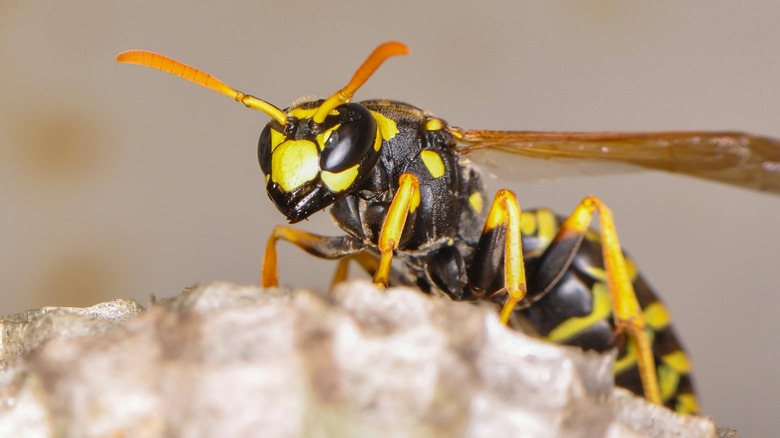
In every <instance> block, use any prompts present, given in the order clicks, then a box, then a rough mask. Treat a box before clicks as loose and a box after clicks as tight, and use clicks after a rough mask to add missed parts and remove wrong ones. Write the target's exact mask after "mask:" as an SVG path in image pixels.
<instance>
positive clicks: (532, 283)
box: [518, 209, 698, 413]
mask: <svg viewBox="0 0 780 438" xmlns="http://www.w3.org/2000/svg"><path fill="white" fill-rule="evenodd" d="M561 222H562V218H560V217H556V216H555V215H554V214H553V213H552V212H550V211H549V210H545V209H539V210H532V211H527V212H524V213H523V216H522V223H523V228H522V233H523V250H524V253H525V254H526V266H527V276H528V290H529V295H531V296H533V295H534V293H535V292H536V293H539V291H540V290H544V289H549V290H548V292H547V293H546V294H544V296H543V297H541V298H538V300H537V301H535V302H534V303H533V304H531V305H530V306H529V307H527V308H525V309H522V310H519V311H518V312H521V314H522V315H523V317H524V319H525V320H527V321H528V322H530V324H531V325H532V326H533V327H534V328H535V330H536V331H537V332H538V334H539V335H540V336H542V337H544V338H547V339H549V340H551V341H553V342H557V343H562V344H567V345H574V346H579V347H581V348H583V349H586V350H596V351H608V350H610V349H612V348H615V347H617V348H618V350H619V353H618V359H617V361H616V363H615V382H616V384H618V385H619V386H622V387H624V388H627V389H629V390H631V391H633V392H634V393H636V394H638V395H644V394H643V390H642V382H641V381H640V377H639V372H638V368H637V360H636V349H635V347H634V344H633V341H631V340H630V339H629V338H628V337H625V336H620V337H617V338H615V337H614V336H613V334H614V330H615V326H614V322H613V317H612V308H611V301H610V295H609V290H608V288H607V285H606V277H605V272H604V264H603V258H602V250H601V241H600V237H599V235H598V233H596V232H593V231H590V232H588V233H587V234H586V236H585V238H584V239H583V241H582V244H581V245H580V246H579V248H577V249H576V254H575V255H574V258H573V259H572V261H571V265H569V266H568V267H566V266H565V264H563V263H562V262H558V261H557V260H558V259H551V258H546V257H545V254H547V253H548V250H549V249H550V247H551V246H552V245H557V244H559V243H560V244H563V243H564V242H559V243H553V238H554V237H555V234H556V233H557V231H558V228H559V226H560V224H561ZM626 262H627V265H628V269H629V271H630V275H631V276H632V283H633V286H634V290H635V292H636V296H637V299H638V301H639V305H640V306H641V308H642V311H643V314H644V316H645V319H646V323H647V324H646V331H647V332H648V334H649V336H650V339H651V340H652V348H653V355H654V358H655V362H656V366H657V372H658V382H659V386H660V389H661V396H662V398H663V401H664V403H665V404H666V405H667V406H668V407H669V408H671V409H674V410H675V411H678V412H681V413H696V412H697V411H698V407H697V402H696V398H695V395H694V391H693V384H692V380H691V366H690V362H689V360H688V358H687V355H686V354H685V352H684V350H683V348H682V345H681V343H680V341H679V339H678V338H677V335H676V334H675V332H674V328H673V327H672V325H671V321H670V317H669V313H668V311H667V310H666V308H665V307H664V305H663V303H661V302H660V301H659V299H658V296H657V295H656V294H655V292H653V290H652V289H651V288H650V286H649V285H648V284H647V282H646V281H645V280H644V279H643V278H642V276H641V275H640V274H639V273H638V271H637V270H636V269H635V267H634V264H633V262H632V261H631V259H630V258H629V257H628V256H626ZM556 264H560V265H561V266H555V265H556ZM556 269H557V271H556ZM561 270H564V271H563V273H562V274H561V275H560V276H559V278H558V279H557V280H556V281H555V282H554V283H553V285H552V286H550V285H549V282H548V281H545V280H543V278H549V277H550V274H549V273H550V272H561Z"/></svg>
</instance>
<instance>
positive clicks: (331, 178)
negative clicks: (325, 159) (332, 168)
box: [320, 164, 360, 193]
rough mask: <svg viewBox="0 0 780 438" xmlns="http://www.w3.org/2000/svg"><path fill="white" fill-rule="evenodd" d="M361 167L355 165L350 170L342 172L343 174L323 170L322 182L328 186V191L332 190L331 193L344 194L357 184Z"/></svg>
mask: <svg viewBox="0 0 780 438" xmlns="http://www.w3.org/2000/svg"><path fill="white" fill-rule="evenodd" d="M359 166H360V165H359V164H355V165H354V166H352V167H350V168H349V169H345V170H342V171H341V172H328V171H325V170H323V171H322V174H321V176H320V177H321V178H322V182H324V183H325V185H326V186H328V189H330V191H331V192H335V193H338V192H343V191H344V190H347V189H348V188H349V186H351V185H352V183H353V182H355V178H356V177H357V175H358V167H359Z"/></svg>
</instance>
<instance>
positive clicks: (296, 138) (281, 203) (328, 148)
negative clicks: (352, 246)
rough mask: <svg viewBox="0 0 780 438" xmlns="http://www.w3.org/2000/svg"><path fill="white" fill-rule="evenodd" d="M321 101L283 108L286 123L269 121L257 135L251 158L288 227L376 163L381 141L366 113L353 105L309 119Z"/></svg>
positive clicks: (326, 202)
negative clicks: (254, 157)
mask: <svg viewBox="0 0 780 438" xmlns="http://www.w3.org/2000/svg"><path fill="white" fill-rule="evenodd" d="M322 102H323V101H317V102H307V103H303V104H301V105H298V106H295V107H293V108H291V109H287V110H286V113H287V114H288V117H287V123H286V124H285V125H284V126H282V125H281V124H280V123H279V122H278V121H276V120H272V121H271V122H269V123H268V125H266V127H265V129H263V132H262V133H261V134H260V140H259V142H258V148H257V154H258V159H259V161H260V168H261V169H262V170H263V173H265V175H266V190H267V191H268V196H269V197H270V198H271V200H272V201H273V203H274V204H275V205H276V207H277V208H278V209H279V211H281V212H282V214H284V215H285V216H286V217H287V220H288V221H290V223H295V222H298V221H301V220H303V219H306V218H307V217H309V216H310V215H311V214H313V213H315V212H317V211H320V210H322V209H323V208H325V207H327V206H329V205H330V204H332V203H333V202H334V201H335V200H336V199H338V198H339V197H341V196H344V195H346V194H347V193H349V192H351V191H352V190H353V189H354V188H355V187H356V186H358V185H359V184H360V183H361V182H363V181H364V180H365V178H366V177H367V176H368V175H369V174H370V172H371V170H372V169H373V168H374V165H375V164H376V162H377V159H378V158H379V150H380V148H381V146H382V137H381V136H380V134H379V131H378V129H377V123H376V120H375V119H374V116H373V115H372V114H371V112H370V111H369V110H368V109H366V108H365V107H364V106H362V105H360V104H356V103H347V104H343V105H340V106H337V107H336V108H334V109H333V110H331V111H330V112H329V113H328V115H327V116H326V117H325V119H324V120H323V122H322V123H319V124H317V123H314V121H313V120H312V117H313V116H314V114H315V113H316V111H317V109H318V108H319V106H320V105H321V104H322Z"/></svg>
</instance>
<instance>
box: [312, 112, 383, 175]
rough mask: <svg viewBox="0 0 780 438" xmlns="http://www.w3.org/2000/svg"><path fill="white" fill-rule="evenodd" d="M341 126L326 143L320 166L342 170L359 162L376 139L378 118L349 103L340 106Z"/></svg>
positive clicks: (329, 169) (332, 170)
mask: <svg viewBox="0 0 780 438" xmlns="http://www.w3.org/2000/svg"><path fill="white" fill-rule="evenodd" d="M338 117H339V119H340V120H339V122H340V126H339V127H338V128H336V129H334V130H333V132H332V133H331V134H330V136H329V137H328V140H327V141H326V142H325V147H324V149H323V150H322V155H321V157H320V168H321V169H322V170H325V171H328V172H341V171H343V170H345V169H348V168H350V167H352V166H354V165H356V164H358V163H360V161H361V160H362V159H363V157H365V156H366V154H367V153H368V152H369V151H370V150H371V148H372V147H373V145H374V142H375V141H376V129H377V128H376V120H374V117H373V116H372V115H371V112H370V111H368V110H367V109H366V108H365V107H364V106H362V105H359V104H356V103H348V104H346V105H342V106H341V107H339V116H338Z"/></svg>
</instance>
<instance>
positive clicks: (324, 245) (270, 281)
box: [260, 225, 365, 287]
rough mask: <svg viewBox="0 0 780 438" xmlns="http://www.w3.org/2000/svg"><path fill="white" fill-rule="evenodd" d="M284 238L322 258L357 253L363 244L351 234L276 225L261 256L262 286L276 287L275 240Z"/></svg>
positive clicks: (277, 271) (277, 270) (362, 247)
mask: <svg viewBox="0 0 780 438" xmlns="http://www.w3.org/2000/svg"><path fill="white" fill-rule="evenodd" d="M280 239H281V240H286V241H288V242H290V243H292V244H293V245H295V246H297V247H298V248H301V249H303V250H304V251H306V252H308V253H309V254H311V255H313V256H315V257H319V258H323V259H339V258H343V257H346V256H350V255H353V254H356V253H359V252H361V251H363V250H364V249H365V245H364V244H363V243H362V242H361V241H359V240H358V239H355V238H354V237H352V236H334V237H329V236H320V235H317V234H313V233H309V232H308V231H303V230H298V229H296V228H292V227H288V226H284V225H278V226H276V227H274V231H273V233H271V236H270V237H269V238H268V243H267V244H266V246H265V255H264V256H263V268H262V274H261V275H260V284H261V285H262V286H263V287H276V286H277V285H278V284H279V263H278V261H277V257H276V242H277V241H278V240H280Z"/></svg>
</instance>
